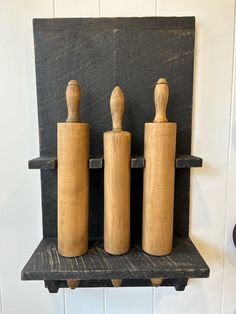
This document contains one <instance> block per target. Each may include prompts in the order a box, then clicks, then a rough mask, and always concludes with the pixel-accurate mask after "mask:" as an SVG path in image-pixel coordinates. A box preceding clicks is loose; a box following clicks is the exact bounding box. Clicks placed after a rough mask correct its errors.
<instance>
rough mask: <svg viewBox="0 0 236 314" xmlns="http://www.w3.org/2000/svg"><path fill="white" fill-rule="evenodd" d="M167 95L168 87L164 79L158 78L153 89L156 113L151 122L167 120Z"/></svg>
mask: <svg viewBox="0 0 236 314" xmlns="http://www.w3.org/2000/svg"><path fill="white" fill-rule="evenodd" d="M168 97H169V87H168V83H167V81H166V79H164V78H160V79H159V80H158V81H157V84H156V87H155V90H154V102H155V108H156V115H155V118H154V120H153V122H157V123H163V122H168V120H167V117H166V107H167V102H168Z"/></svg>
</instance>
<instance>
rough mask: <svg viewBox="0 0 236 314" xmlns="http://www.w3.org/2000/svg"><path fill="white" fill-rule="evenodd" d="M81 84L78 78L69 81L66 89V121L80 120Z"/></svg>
mask: <svg viewBox="0 0 236 314" xmlns="http://www.w3.org/2000/svg"><path fill="white" fill-rule="evenodd" d="M80 95H81V91H80V86H79V83H78V82H77V81H76V80H71V81H69V83H68V85H67V89H66V103H67V109H68V117H67V119H66V122H80V118H79V105H80Z"/></svg>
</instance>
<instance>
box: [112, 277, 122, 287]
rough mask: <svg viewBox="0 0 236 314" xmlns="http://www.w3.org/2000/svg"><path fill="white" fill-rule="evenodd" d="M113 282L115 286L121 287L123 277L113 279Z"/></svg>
mask: <svg viewBox="0 0 236 314" xmlns="http://www.w3.org/2000/svg"><path fill="white" fill-rule="evenodd" d="M111 283H112V285H113V287H116V288H118V287H120V286H121V284H122V279H111Z"/></svg>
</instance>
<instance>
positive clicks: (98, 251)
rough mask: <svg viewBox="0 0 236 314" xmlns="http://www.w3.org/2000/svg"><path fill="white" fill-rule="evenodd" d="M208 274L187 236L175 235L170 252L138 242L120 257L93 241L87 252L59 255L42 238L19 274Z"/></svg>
mask: <svg viewBox="0 0 236 314" xmlns="http://www.w3.org/2000/svg"><path fill="white" fill-rule="evenodd" d="M208 276H209V267H208V266H207V264H206V263H205V261H204V260H203V258H202V257H201V255H200V254H199V252H198V251H197V249H196V247H195V246H194V244H193V243H192V241H191V240H190V239H189V238H187V237H179V238H174V244H173V251H172V253H171V254H169V255H166V256H162V257H156V256H151V255H149V254H146V253H145V252H143V251H142V249H141V247H140V245H138V244H137V245H134V246H133V247H132V248H131V250H130V251H129V252H128V253H126V254H124V255H120V256H113V255H110V254H108V253H106V252H105V251H104V250H103V247H102V244H101V243H99V242H93V243H92V244H91V245H90V248H89V250H88V252H87V253H86V254H85V255H83V256H80V257H74V258H68V257H63V256H60V255H59V254H58V251H57V239H55V238H44V239H43V240H42V241H41V242H40V244H39V246H38V247H37V249H36V250H35V252H34V253H33V255H32V256H31V258H30V259H29V261H28V263H27V264H26V265H25V267H24V269H23V270H22V273H21V278H22V280H44V281H47V280H49V281H50V280H53V281H57V280H59V281H64V280H68V279H79V280H86V281H87V280H95V281H98V280H106V279H129V280H130V279H150V278H165V279H171V278H173V279H178V278H179V279H181V278H204V277H208Z"/></svg>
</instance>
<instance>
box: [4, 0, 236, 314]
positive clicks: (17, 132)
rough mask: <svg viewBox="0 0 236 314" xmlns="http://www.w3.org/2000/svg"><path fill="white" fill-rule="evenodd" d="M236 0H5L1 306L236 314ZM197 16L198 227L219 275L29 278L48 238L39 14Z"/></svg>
mask: <svg viewBox="0 0 236 314" xmlns="http://www.w3.org/2000/svg"><path fill="white" fill-rule="evenodd" d="M234 12H235V2H234V1H233V0H214V1H213V0H208V1H205V0H159V1H158V0H157V1H156V0H129V1H128V0H126V1H125V0H120V1H114V0H86V1H85V0H84V1H83V0H21V1H17V0H1V1H0V28H1V33H0V65H1V71H0V86H1V88H0V99H1V105H0V113H1V123H0V134H1V136H0V139H1V155H0V165H1V167H0V177H1V181H0V182H1V189H0V250H1V253H2V254H1V257H0V314H22V313H24V314H41V313H44V314H90V313H95V314H118V313H119V314H121V313H122V314H133V313H135V314H157V313H158V314H180V313H181V314H189V313H190V314H202V313H203V314H205V313H206V314H220V313H221V314H235V313H236V301H235V286H236V249H235V247H234V245H233V242H232V230H233V226H234V224H235V223H236V208H235V207H236V206H235V204H236V193H235V187H236V75H235V74H236V72H235V60H236V55H235V53H234V50H235V48H234V45H235V44H234V43H235V38H234V37H235V35H234V29H235V16H234ZM155 15H156V16H174V15H175V16H187V15H193V16H196V19H197V30H196V49H195V74H194V115H193V139H192V153H193V154H196V155H199V156H202V157H203V158H204V161H205V162H204V168H202V169H195V170H193V171H192V176H191V217H190V234H191V237H192V239H193V241H194V242H195V244H196V246H197V247H198V249H199V250H200V252H201V253H202V255H203V256H204V258H205V259H206V261H207V262H208V264H209V266H210V268H211V277H210V279H192V280H190V281H189V285H188V286H187V288H186V290H185V291H184V292H176V291H175V290H174V289H173V288H149V287H148V288H117V289H115V288H106V289H102V288H98V289H76V290H75V291H71V290H68V289H62V290H61V291H60V292H59V293H58V294H56V295H53V294H49V293H48V292H47V290H46V289H45V288H44V286H43V283H42V282H37V281H36V282H32V281H31V282H22V281H21V280H20V271H21V269H22V267H23V266H24V264H25V262H26V261H27V259H28V257H29V256H30V254H31V253H32V251H33V250H34V248H35V247H36V245H37V244H38V242H39V241H40V239H41V208H40V180H39V179H40V178H39V173H38V172H37V171H32V172H29V171H28V170H27V160H28V159H30V158H33V157H35V156H37V155H38V151H39V148H38V146H39V143H38V133H37V132H38V126H37V107H36V82H35V70H34V49H33V33H32V18H33V17H99V16H100V17H108V16H110V17H114V16H155Z"/></svg>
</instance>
